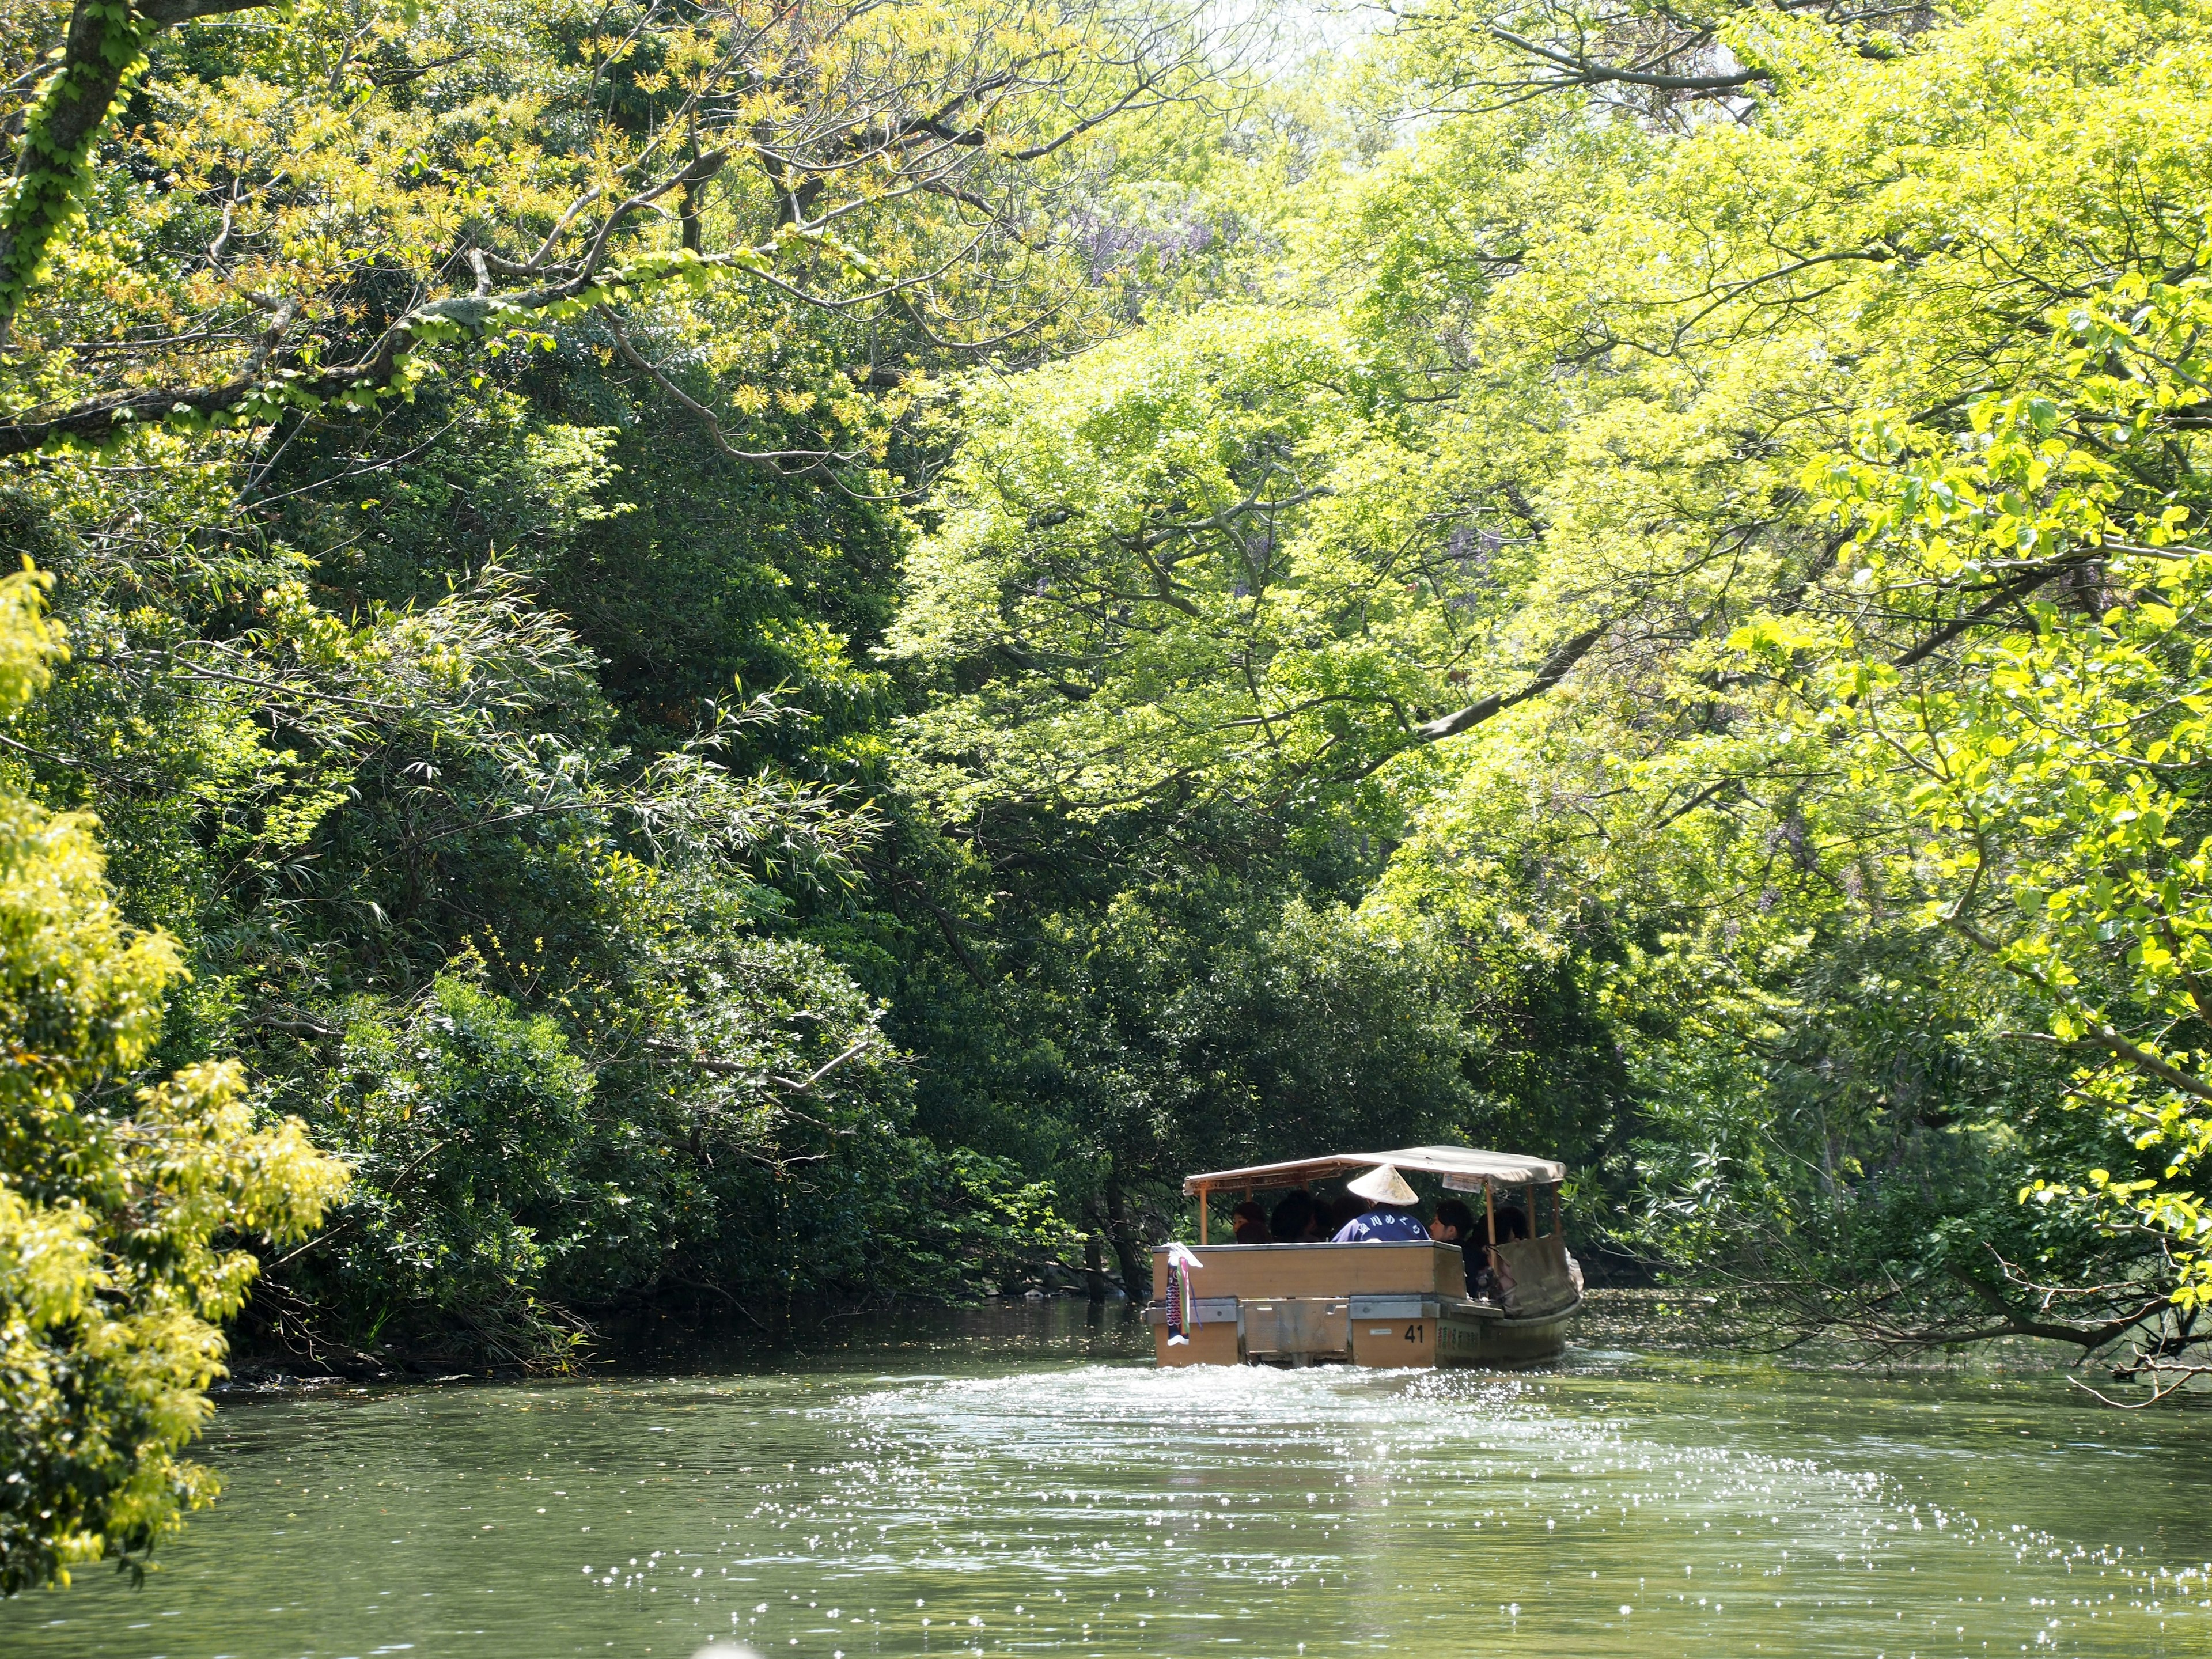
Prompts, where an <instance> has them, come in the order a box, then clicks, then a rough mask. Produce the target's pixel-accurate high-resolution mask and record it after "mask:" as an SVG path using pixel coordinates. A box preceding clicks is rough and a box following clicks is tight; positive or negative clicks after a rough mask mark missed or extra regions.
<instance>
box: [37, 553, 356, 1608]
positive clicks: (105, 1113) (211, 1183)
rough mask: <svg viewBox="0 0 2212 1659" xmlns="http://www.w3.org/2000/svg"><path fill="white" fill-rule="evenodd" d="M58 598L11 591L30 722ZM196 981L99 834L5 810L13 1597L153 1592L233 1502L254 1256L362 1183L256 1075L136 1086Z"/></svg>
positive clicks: (77, 819) (72, 818)
mask: <svg viewBox="0 0 2212 1659" xmlns="http://www.w3.org/2000/svg"><path fill="white" fill-rule="evenodd" d="M38 595H39V579H38V578H36V577H34V576H33V575H32V574H29V573H24V574H18V575H15V576H13V577H10V578H9V579H8V581H7V582H6V584H5V586H0V696H4V697H5V700H6V703H7V706H8V707H9V708H11V709H13V708H20V706H21V703H22V702H24V701H25V700H26V699H27V697H28V696H30V695H31V694H32V693H33V690H35V689H36V688H37V687H38V685H39V684H41V683H42V682H43V681H44V679H45V678H46V660H47V659H48V657H49V656H51V655H52V654H53V653H56V652H58V649H59V647H60V641H59V639H58V635H56V634H55V633H54V632H53V631H52V629H51V628H50V626H49V625H48V624H47V623H45V622H44V621H43V620H42V618H41V617H40V606H39V600H38ZM180 967H181V964H180V963H179V952H178V950H177V948H176V945H175V943H174V941H173V940H171V939H167V938H165V937H163V936H162V935H160V934H156V933H142V932H139V931H137V929H134V928H132V927H130V926H129V925H128V924H127V923H126V922H125V921H124V920H123V918H122V916H121V915H119V914H118V909H117V907H116V905H115V902H114V900H113V897H112V895H111V894H110V892H109V890H108V888H107V885H106V882H105V880H104V879H103V878H102V872H101V859H100V851H99V848H98V846H97V844H96V843H95V842H94V837H93V833H92V825H91V823H90V821H89V820H88V819H86V818H85V817H81V816H76V815H69V814H64V815H55V814H52V813H49V812H46V811H43V810H41V809H40V808H39V807H37V806H34V805H32V804H31V803H30V802H28V801H27V800H25V799H23V798H22V797H21V795H20V794H17V793H14V792H13V791H12V790H11V791H9V792H8V793H5V794H0V1036H4V1040H5V1042H6V1043H7V1045H8V1048H9V1064H8V1066H7V1067H6V1068H5V1070H4V1072H0V1466H4V1468H5V1469H6V1471H7V1473H6V1474H5V1476H4V1477H0V1594H9V1595H12V1594H14V1593H15V1592H17V1591H20V1590H23V1589H31V1588H33V1587H36V1586H39V1585H43V1584H46V1583H51V1582H59V1583H67V1582H68V1579H69V1571H70V1568H71V1567H72V1566H75V1565H81V1564H83V1563H87V1562H92V1561H97V1560H100V1559H103V1558H107V1557H113V1558H115V1559H117V1560H118V1562H119V1563H121V1564H122V1565H125V1566H127V1567H129V1568H130V1569H131V1571H134V1572H136V1571H143V1567H144V1564H145V1562H146V1559H147V1558H148V1557H149V1555H150V1553H152V1552H153V1550H154V1548H155V1546H156V1545H158V1544H159V1543H160V1542H161V1541H162V1540H163V1539H165V1538H167V1537H168V1536H169V1535H171V1534H173V1533H174V1532H175V1531H176V1529H177V1527H178V1525H179V1520H180V1518H181V1516H183V1514H184V1512H185V1511H186V1510H191V1509H194V1508H197V1507H198V1506H200V1505H201V1504H205V1503H207V1502H208V1501H209V1500H210V1498H212V1497H213V1496H214V1492H215V1482H214V1480H213V1478H212V1477H211V1476H210V1474H209V1473H208V1472H207V1471H206V1470H205V1469H203V1468H199V1467H198V1466H197V1465H196V1464H193V1463H191V1462H186V1461H184V1460H183V1459H181V1458H180V1457H179V1455H178V1453H179V1451H180V1450H181V1449H182V1448H183V1447H184V1445H185V1443H186V1442H188V1441H189V1440H190V1439H191V1437H192V1436H193V1435H194V1434H195V1433H196V1432H197V1430H198V1428H199V1425H200V1423H201V1421H202V1420H203V1419H204V1416H205V1414H206V1413H207V1410H208V1401H207V1396H206V1394H205V1392H204V1390H205V1389H206V1387H207V1385H208V1383H210V1381H211V1380H212V1379H214V1378H215V1377H216V1376H220V1375H221V1374H222V1358H223V1352H224V1346H223V1340H222V1333H221V1331H220V1329H219V1325H220V1322H222V1320H224V1319H225V1318H227V1317H228V1316H230V1315H231V1314H233V1313H234V1312H236V1311H237V1310H238V1308H239V1306H240V1304H241V1303H243V1302H244V1300H245V1298H246V1291H247V1287H248V1286H249V1285H250V1284H251V1283H252V1279H253V1277H254V1274H255V1273H256V1272H257V1270H258V1267H259V1263H258V1261H257V1260H256V1259H255V1257H254V1255H253V1254H252V1251H251V1250H250V1249H245V1248H242V1247H241V1243H240V1239H241V1236H253V1235H259V1236H262V1237H268V1238H270V1239H272V1240H276V1241H278V1242H282V1241H284V1240H287V1239H291V1238H295V1237H298V1236H299V1235H301V1233H303V1232H306V1231H308V1230H309V1229H311V1228H313V1226H314V1225H316V1222H317V1221H318V1219H319V1217H320V1216H321V1214H322V1212H323V1211H324V1209H325V1206H326V1205H328V1204H329V1203H330V1202H331V1200H333V1199H334V1198H335V1197H336V1196H337V1194H338V1192H339V1189H340V1188H341V1187H342V1186H343V1182H344V1178H345V1171H344V1169H343V1166H342V1165H341V1164H338V1163H337V1162H336V1161H335V1160H333V1159H331V1158H328V1157H327V1156H325V1154H323V1153H321V1152H318V1151H316V1150H315V1148H314V1147H313V1146H312V1145H311V1144H310V1142H309V1140H308V1139H307V1133H306V1130H305V1128H304V1127H303V1126H302V1125H301V1122H300V1121H299V1120H298V1119H296V1118H286V1119H283V1120H282V1121H274V1120H272V1119H270V1117H269V1116H268V1115H265V1114H264V1113H262V1112H259V1111H257V1110H256V1109H255V1108H254V1107H253V1106H252V1104H250V1103H248V1101H247V1100H246V1094H245V1079H244V1077H243V1075H242V1074H241V1073H240V1068H239V1067H238V1066H237V1065H236V1064H235V1063H233V1062H228V1061H222V1062H205V1063H202V1064H198V1065H194V1066H186V1067H185V1068H184V1069H182V1070H180V1071H179V1072H177V1073H175V1074H174V1075H173V1076H171V1077H169V1078H167V1079H163V1080H159V1081H154V1082H149V1083H147V1084H145V1085H143V1086H137V1087H134V1086H133V1085H132V1077H133V1074H134V1073H137V1072H138V1071H139V1070H140V1068H141V1067H142V1066H143V1065H144V1063H145V1061H146V1060H147V1058H148V1057H149V1054H150V1052H151V1050H152V1048H153V1047H154V1044H155V1040H156V1038H157V1037H158V1036H159V1035H160V1032H161V1003H162V995H163V993H164V991H165V989H166V988H167V987H168V985H169V984H170V983H171V982H172V981H174V980H175V979H176V978H177V977H178V976H179V970H180Z"/></svg>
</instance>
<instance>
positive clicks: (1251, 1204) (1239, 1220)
mask: <svg viewBox="0 0 2212 1659" xmlns="http://www.w3.org/2000/svg"><path fill="white" fill-rule="evenodd" d="M1229 1219H1230V1221H1231V1224H1232V1225H1234V1226H1235V1228H1236V1230H1237V1243H1239V1244H1272V1243H1274V1242H1275V1237H1274V1235H1273V1233H1271V1232H1269V1231H1267V1212H1266V1211H1265V1210H1263V1209H1261V1207H1260V1204H1259V1200H1256V1199H1250V1198H1248V1199H1246V1200H1244V1201H1243V1203H1242V1204H1239V1205H1238V1206H1237V1207H1236V1208H1235V1209H1233V1210H1231V1212H1229Z"/></svg>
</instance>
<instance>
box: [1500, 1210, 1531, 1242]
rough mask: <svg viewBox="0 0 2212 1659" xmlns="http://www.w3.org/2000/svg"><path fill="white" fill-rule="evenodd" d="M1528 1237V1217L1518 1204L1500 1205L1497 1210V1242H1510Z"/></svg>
mask: <svg viewBox="0 0 2212 1659" xmlns="http://www.w3.org/2000/svg"><path fill="white" fill-rule="evenodd" d="M1527 1237H1529V1232H1528V1215H1527V1214H1526V1213H1525V1212H1523V1211H1522V1208H1521V1206H1519V1205H1518V1204H1507V1205H1504V1206H1501V1207H1500V1208H1499V1210H1498V1243H1500V1244H1510V1243H1514V1242H1516V1240H1519V1239H1523V1238H1527Z"/></svg>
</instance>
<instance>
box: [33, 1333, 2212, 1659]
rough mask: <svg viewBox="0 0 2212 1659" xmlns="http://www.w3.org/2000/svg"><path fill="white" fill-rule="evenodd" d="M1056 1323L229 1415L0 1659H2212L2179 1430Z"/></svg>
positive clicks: (1861, 1395) (1732, 1363) (2210, 1424)
mask: <svg viewBox="0 0 2212 1659" xmlns="http://www.w3.org/2000/svg"><path fill="white" fill-rule="evenodd" d="M1087 1312H1088V1310H1085V1309H1084V1308H1082V1307H1081V1306H1079V1305H1068V1304H1053V1305H1048V1306H1046V1307H1044V1308H1042V1309H1033V1310H1013V1311H1011V1312H1006V1313H999V1314H975V1315H965V1316H953V1315H948V1316H943V1317H942V1318H940V1319H938V1320H935V1321H921V1322H907V1323H906V1324H904V1325H902V1327H901V1328H898V1329H896V1330H895V1331H890V1332H885V1331H882V1330H878V1331H875V1332H872V1333H866V1334H856V1335H855V1336H854V1337H853V1338H852V1339H850V1340H848V1341H847V1342H845V1343H844V1344H843V1345H842V1346H837V1347H835V1348H832V1349H830V1350H829V1351H828V1352H824V1353H822V1354H817V1356H815V1357H814V1358H811V1359H807V1360H804V1361H801V1362H799V1363H797V1364H782V1365H779V1366H777V1367H775V1368H773V1369H771V1368H769V1367H766V1366H763V1365H758V1364H735V1363H731V1364H712V1363H701V1364H693V1365H691V1366H688V1367H685V1368H683V1370H682V1372H681V1374H675V1375H671V1374H669V1373H668V1372H665V1371H664V1372H662V1373H659V1374H656V1375H654V1376H649V1377H639V1376H631V1377H623V1378H605V1377H602V1378H598V1379H591V1380H581V1381H574V1382H563V1383H546V1384H538V1385H514V1386H459V1387H445V1388H432V1389H405V1390H390V1391H383V1392H368V1393H362V1392H350V1391H349V1392H343V1393H330V1392H325V1393H320V1394H317V1395H306V1396H297V1395H295V1396H290V1397H280V1398H271V1399H246V1400H238V1399H234V1400H232V1401H228V1402H227V1403H226V1404H225V1405H224V1407H223V1408H222V1411H221V1412H220V1413H218V1414H217V1416H216V1419H215V1422H214V1425H213V1427H212V1430H211V1431H210V1435H209V1437H208V1440H207V1443H206V1455H207V1456H208V1458H209V1459H210V1461H211V1462H214V1463H215V1464H216V1465H217V1466H218V1467H219V1468H221V1469H222V1472H223V1474H224V1477H225V1480H226V1481H227V1484H228V1491H227V1492H226V1494H225V1496H224V1498H223V1500H222V1504H220V1505H219V1506H218V1507H217V1508H216V1510H213V1511H212V1512H210V1513H208V1514H205V1515H203V1516H200V1517H198V1518H197V1520H195V1522H193V1524H192V1527H191V1531H190V1533H189V1534H188V1535H187V1536H186V1538H185V1540H184V1541H182V1542H181V1543H179V1544H178V1545H177V1546H175V1547H173V1548H172V1549H171V1550H170V1552H169V1553H168V1554H167V1558H166V1563H165V1565H164V1568H163V1570H162V1571H161V1572H159V1573H158V1574H156V1575H155V1576H154V1577H151V1578H149V1580H148V1582H147V1583H146V1585H145V1587H144V1588H143V1589H139V1590H136V1591H134V1590H132V1589H130V1588H129V1587H128V1586H127V1585H125V1584H124V1583H118V1582H117V1581H115V1580H113V1579H112V1578H110V1577H107V1576H106V1575H105V1574H103V1573H97V1572H95V1573H89V1574H86V1575H83V1576H82V1577H80V1579H79V1582H78V1583H77V1585H76V1588H74V1589H70V1590H68V1591H65V1592H61V1593H58V1594H53V1595H33V1596H28V1597H25V1598H23V1599H21V1600H20V1601H16V1602H15V1603H13V1604H10V1605H6V1606H0V1652H4V1653H5V1654H7V1655H8V1656H9V1659H89V1656H94V1655H102V1656H109V1655H115V1656H131V1659H154V1656H161V1659H216V1656H234V1659H290V1656H309V1655H313V1656H356V1659H368V1656H371V1655H379V1656H385V1655H398V1654H404V1655H409V1656H412V1659H442V1656H448V1655H450V1656H455V1659H459V1656H467V1659H547V1656H552V1655H561V1654H582V1655H605V1654H618V1655H623V1656H625V1659H627V1656H632V1655H657V1656H665V1659H684V1656H688V1655H690V1653H691V1652H692V1651H693V1650H695V1649H696V1648H697V1647H698V1646H699V1645H700V1644H701V1643H702V1642H703V1641H705V1640H706V1639H708V1638H713V1637H716V1636H729V1635H732V1634H734V1635H736V1636H738V1638H742V1639H743V1640H744V1641H745V1642H747V1643H749V1644H750V1645H752V1646H753V1647H755V1648H756V1649H757V1650H759V1651H760V1652H761V1653H762V1654H763V1655H764V1656H769V1659H774V1656H778V1655H790V1656H805V1659H817V1656H818V1659H840V1656H843V1659H860V1656H863V1655H920V1654H931V1655H941V1656H958V1655H999V1654H1024V1653H1049V1654H1066V1655H1070V1656H1074V1655H1110V1656H1121V1655H1139V1654H1143V1655H1153V1654H1190V1653H1200V1652H1220V1653H1224V1654H1251V1655H1260V1656H1271V1659H1294V1656H1297V1655H1298V1654H1301V1653H1304V1654H1308V1655H1312V1656H1316V1659H1318V1656H1322V1655H1328V1654H1336V1653H1346V1652H1354V1651H1382V1650H1395V1651H1396V1652H1399V1653H1402V1654H1406V1655H1408V1656H1433V1659H1461V1656H1467V1655H1477V1654H1479V1655H1485V1656H1488V1655H1528V1656H1544V1659H1589V1656H1610V1655H1629V1654H1633V1655H1637V1656H1639V1659H1644V1656H1662V1655H1691V1656H1697V1659H1735V1656H1744V1655H1765V1656H1787V1659H1794V1656H1808V1655H1852V1656H1867V1659H1937V1656H1947V1659H1948V1656H1958V1655H1972V1656H1981V1655H1985V1654H2005V1655H2012V1654H2019V1653H2023V1652H2025V1653H2031V1654H2035V1655H2045V1654H2084V1655H2091V1654H2093V1655H2112V1656H2128V1659H2147V1656H2166V1655H2173V1656H2180V1655H2190V1656H2207V1655H2212V1585H2208V1583H2207V1577H2206V1575H2207V1572H2208V1569H2212V1502H2208V1494H2212V1413H2207V1412H2204V1411H2202V1410H2185V1411H2169V1412H2164V1413H2155V1414H2129V1413H2115V1412H2111V1411H2106V1410H2104V1409H2101V1408H2099V1407H2094V1406H2093V1405H2092V1404H2090V1403H2088V1402H2087V1401H2084V1400H2082V1399H2081V1397H2080V1396H2078V1395H2072V1394H2070V1393H2069V1390H2068V1389H2067V1388H2066V1386H2065V1385H2064V1383H2063V1381H2061V1380H2060V1379H2058V1378H2057V1377H2055V1376H2051V1375H2049V1374H2038V1375H2015V1376H2002V1375H1974V1376H1950V1377H1948V1378H1945V1379H1943V1380H1940V1381H1938V1380H1907V1381H1899V1380H1881V1379H1878V1378H1875V1377H1870V1376H1863V1375H1860V1374H1856V1373H1851V1372H1846V1371H1826V1372H1820V1371H1803V1370H1778V1369H1775V1368H1773V1367H1771V1366H1768V1365H1765V1364H1759V1363H1756V1362H1753V1361H1749V1360H1744V1359H1726V1360H1723V1359H1719V1358H1710V1357H1708V1358H1695V1359H1692V1358H1682V1357H1680V1356H1677V1355H1666V1354H1658V1353H1652V1352H1637V1351H1635V1350H1633V1349H1631V1348H1621V1349H1607V1348H1599V1347H1595V1346H1585V1347H1583V1348H1580V1349H1578V1350H1576V1351H1573V1352H1571V1354H1570V1358H1569V1362H1568V1364H1567V1365H1566V1366H1565V1368H1564V1369H1563V1370H1559V1371H1557V1372H1552V1373H1547V1374H1543V1375H1537V1376H1519V1377H1509V1376H1495V1375H1474V1374H1466V1373H1433V1374H1419V1375H1417V1374H1411V1373H1399V1374H1395V1375H1375V1374H1358V1373H1353V1372H1349V1371H1346V1370H1308V1371H1301V1372H1279V1371H1272V1370H1234V1371H1221V1370H1213V1371H1205V1372H1198V1371H1181V1372H1170V1373H1163V1372H1159V1371H1157V1370H1154V1369H1153V1368H1152V1365H1151V1364H1150V1363H1149V1358H1148V1353H1149V1350H1148V1348H1145V1347H1142V1346H1140V1345H1139V1341H1138V1340H1137V1336H1136V1334H1135V1333H1134V1332H1133V1331H1132V1330H1131V1329H1130V1328H1128V1327H1127V1325H1126V1324H1124V1323H1122V1322H1121V1316H1119V1315H1118V1314H1109V1315H1107V1316H1104V1317H1103V1320H1102V1319H1100V1318H1099V1317H1098V1316H1096V1315H1092V1316H1091V1318H1090V1322H1086V1314H1087Z"/></svg>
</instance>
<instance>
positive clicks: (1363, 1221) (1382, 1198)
mask: <svg viewBox="0 0 2212 1659" xmlns="http://www.w3.org/2000/svg"><path fill="white" fill-rule="evenodd" d="M1345 1190H1346V1192H1348V1193H1353V1194H1357V1195H1358V1196H1359V1197H1361V1198H1364V1199H1368V1200H1372V1202H1373V1204H1374V1206H1375V1207H1374V1208H1373V1209H1371V1210H1370V1211H1368V1212H1367V1213H1366V1214H1364V1215H1362V1216H1356V1217H1354V1218H1352V1220H1350V1221H1347V1222H1346V1223H1345V1224H1344V1225H1343V1226H1342V1227H1340V1229H1338V1230H1337V1234H1336V1237H1335V1239H1334V1241H1333V1242H1334V1243H1339V1244H1396V1243H1407V1244H1417V1243H1425V1242H1426V1241H1427V1239H1428V1237H1429V1230H1428V1229H1427V1228H1426V1227H1424V1226H1423V1225H1421V1218H1420V1217H1419V1216H1418V1215H1416V1214H1414V1213H1413V1206H1414V1205H1415V1204H1416V1203H1417V1202H1419V1200H1418V1198H1417V1197H1416V1196H1415V1194H1414V1192H1413V1188H1411V1187H1408V1186H1407V1184H1406V1177H1405V1176H1401V1175H1400V1174H1399V1173H1398V1171H1397V1170H1395V1169H1393V1168H1392V1167H1391V1166H1390V1165H1389V1164H1376V1166H1375V1167H1374V1168H1373V1169H1371V1170H1369V1171H1368V1172H1367V1173H1366V1174H1365V1175H1364V1176H1360V1177H1359V1179H1358V1180H1357V1181H1350V1182H1346V1183H1345Z"/></svg>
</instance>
